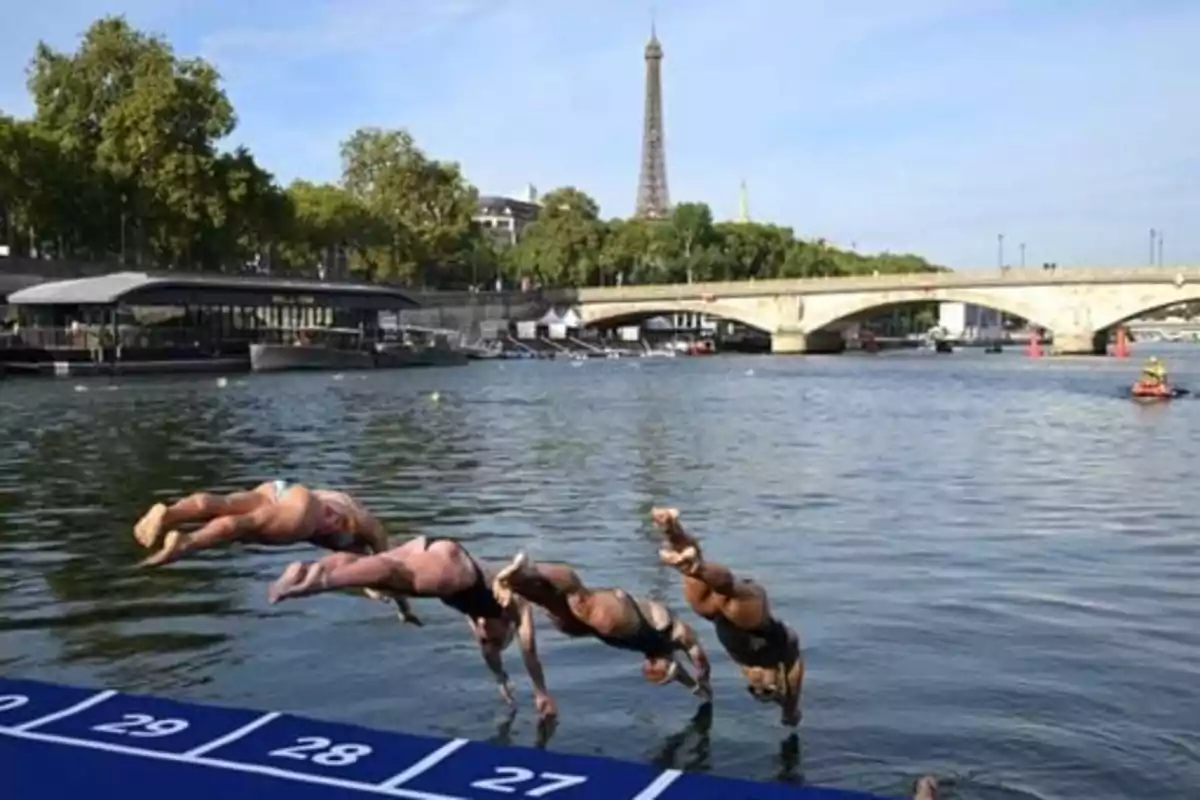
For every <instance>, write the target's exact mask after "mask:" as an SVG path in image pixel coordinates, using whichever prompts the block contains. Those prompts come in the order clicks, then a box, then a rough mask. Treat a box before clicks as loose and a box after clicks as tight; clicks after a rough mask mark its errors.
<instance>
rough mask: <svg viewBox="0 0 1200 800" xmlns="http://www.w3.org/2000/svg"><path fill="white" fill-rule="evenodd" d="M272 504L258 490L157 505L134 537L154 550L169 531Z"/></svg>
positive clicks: (140, 522) (136, 528)
mask: <svg viewBox="0 0 1200 800" xmlns="http://www.w3.org/2000/svg"><path fill="white" fill-rule="evenodd" d="M267 500H268V498H267V496H266V495H264V494H263V493H262V492H260V491H258V490H257V489H255V490H252V491H249V492H234V493H233V494H226V495H220V494H210V493H208V492H196V493H194V494H190V495H188V496H187V497H185V498H183V499H182V500H180V501H179V502H177V503H172V504H171V505H169V506H168V505H166V504H164V503H155V504H154V505H153V506H152V507H151V508H150V510H149V511H147V512H146V513H145V514H144V515H143V516H142V518H141V519H140V520H138V522H137V524H136V525H134V527H133V536H134V538H135V539H137V541H138V544H140V545H141V546H142V547H154V546H155V545H157V544H158V540H159V539H160V538H161V537H162V534H163V531H169V530H171V529H172V528H175V527H177V526H179V525H182V524H184V523H186V522H207V521H208V520H211V519H213V518H214V517H222V516H227V515H236V514H248V513H250V512H251V511H253V510H254V509H256V508H258V507H259V506H260V505H262V503H263V502H266V501H267Z"/></svg>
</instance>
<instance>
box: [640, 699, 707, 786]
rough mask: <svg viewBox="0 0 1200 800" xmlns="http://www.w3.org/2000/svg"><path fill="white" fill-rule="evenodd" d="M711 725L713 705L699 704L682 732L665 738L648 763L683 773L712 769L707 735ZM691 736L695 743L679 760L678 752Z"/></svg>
mask: <svg viewBox="0 0 1200 800" xmlns="http://www.w3.org/2000/svg"><path fill="white" fill-rule="evenodd" d="M712 723H713V704H712V703H703V704H701V706H700V708H698V709H697V710H696V715H695V716H694V717H692V718H691V719H690V720H688V724H687V725H685V726H684V728H683V730H681V731H679V732H678V733H673V734H671V735H670V736H668V737H667V739H666V741H665V742H663V744H662V747H660V748H659V750H658V753H657V754H656V755H655V756H654V757H653V758H652V759H650V763H651V764H653V765H654V766H656V767H661V768H662V769H680V770H684V771H685V772H707V771H708V770H710V769H712V764H711V763H710V761H709V759H710V758H711V756H712V739H711V737H710V735H709V734H710V733H711V731H712ZM693 736H694V737H695V743H694V744H693V745H692V747H690V748H688V750H687V753H686V754H685V755H684V758H683V759H680V757H679V754H680V751H681V750H682V749H683V746H684V745H685V744H687V743H688V740H689V739H692V738H693Z"/></svg>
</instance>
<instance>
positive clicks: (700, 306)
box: [578, 300, 775, 333]
mask: <svg viewBox="0 0 1200 800" xmlns="http://www.w3.org/2000/svg"><path fill="white" fill-rule="evenodd" d="M578 313H579V317H580V319H581V320H582V321H583V324H584V327H589V328H592V327H599V326H604V327H610V326H611V327H617V326H620V325H633V324H635V323H638V322H643V321H645V320H647V319H650V318H652V317H659V316H662V315H664V314H680V313H689V314H704V315H705V316H709V317H715V318H717V319H722V320H728V321H730V322H739V323H741V324H742V325H745V326H747V327H750V328H754V329H755V330H759V331H763V332H764V333H771V332H772V330H773V329H774V327H775V324H774V323H775V320H774V319H764V318H763V317H762V316H761V315H759V314H755V313H754V312H753V311H751V310H749V309H746V308H742V307H740V306H738V305H736V304H734V303H722V302H706V301H704V300H656V301H653V302H640V303H602V304H596V305H584V306H583V307H582V308H580V309H578Z"/></svg>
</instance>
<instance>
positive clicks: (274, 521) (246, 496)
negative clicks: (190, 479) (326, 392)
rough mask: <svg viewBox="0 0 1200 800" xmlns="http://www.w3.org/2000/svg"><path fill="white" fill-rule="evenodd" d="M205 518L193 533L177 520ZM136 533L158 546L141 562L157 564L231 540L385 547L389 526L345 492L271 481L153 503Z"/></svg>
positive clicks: (363, 548) (368, 549) (143, 542)
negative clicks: (238, 489) (222, 492)
mask: <svg viewBox="0 0 1200 800" xmlns="http://www.w3.org/2000/svg"><path fill="white" fill-rule="evenodd" d="M185 523H204V524H203V525H202V526H201V527H200V528H199V529H197V530H195V531H192V532H191V533H183V532H181V531H179V530H178V529H177V526H179V525H182V524H185ZM133 535H134V538H136V539H137V541H138V544H140V545H141V546H142V547H146V548H154V547H157V546H158V544H159V542H160V540H161V542H162V548H161V549H160V550H159V551H158V552H157V553H155V554H153V555H151V556H149V557H148V558H146V559H144V560H143V561H142V562H141V566H146V567H157V566H161V565H162V564H169V563H171V562H172V561H176V560H178V559H179V558H180V557H182V556H183V555H184V554H185V553H189V552H192V551H195V550H207V549H209V548H212V547H217V546H219V545H223V544H231V543H233V542H250V543H254V544H264V545H290V544H298V543H300V542H311V543H312V544H315V545H318V546H320V547H325V548H328V549H330V550H344V551H350V552H359V553H371V552H375V553H378V552H382V551H384V550H386V549H387V548H388V538H387V531H385V530H384V527H383V525H382V524H381V523H380V522H379V520H377V519H376V518H375V517H374V515H372V514H371V512H369V511H367V510H366V509H365V508H363V507H362V506H361V505H360V504H359V503H358V502H357V501H356V500H355V499H354V498H353V497H351V496H350V495H348V494H346V493H345V492H335V491H332V490H329V489H309V488H308V487H306V486H302V485H300V484H298V483H291V484H289V483H287V482H286V481H269V482H267V483H261V484H259V485H258V486H256V487H254V488H253V489H251V490H250V491H248V492H234V493H232V494H225V495H220V494H209V493H208V492H196V493H195V494H191V495H188V496H187V497H185V498H183V499H182V500H180V501H179V502H177V503H173V504H171V505H169V506H168V505H165V504H163V503H156V504H155V505H154V506H153V507H151V509H150V510H149V511H147V512H146V513H145V515H144V516H143V517H142V518H141V519H140V520H138V523H137V524H136V525H135V526H134V528H133Z"/></svg>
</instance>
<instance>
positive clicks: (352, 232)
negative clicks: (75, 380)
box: [0, 17, 934, 288]
mask: <svg viewBox="0 0 1200 800" xmlns="http://www.w3.org/2000/svg"><path fill="white" fill-rule="evenodd" d="M28 87H29V91H30V94H31V95H32V97H33V100H34V107H35V113H34V117H33V119H31V120H16V119H11V118H9V117H5V116H3V115H0V227H3V229H4V231H5V232H6V237H7V240H8V241H7V242H6V243H7V244H8V245H9V247H10V248H11V249H12V251H13V252H14V253H15V254H23V253H30V254H31V253H37V254H40V255H52V256H56V257H60V258H77V259H87V260H105V261H113V260H116V261H120V262H122V263H129V264H138V265H142V266H144V267H155V268H159V269H176V268H177V269H187V270H196V269H201V270H227V271H240V270H243V269H246V268H248V266H249V265H250V264H252V263H254V264H258V263H261V262H262V261H264V260H265V261H267V262H268V263H269V264H270V266H271V268H272V271H274V272H276V273H279V272H283V273H293V274H313V273H319V272H320V270H321V268H322V267H323V268H325V269H329V268H333V270H334V271H333V273H332V274H338V272H340V271H341V270H342V269H349V270H350V271H352V272H355V273H357V274H359V275H360V276H361V277H364V278H367V279H370V280H388V281H399V282H403V283H408V284H415V285H422V286H428V287H433V288H463V287H466V286H469V285H479V284H481V283H490V282H491V281H492V280H493V279H494V278H496V277H503V278H505V279H507V282H508V283H509V285H513V284H515V283H517V282H521V281H525V280H529V281H532V282H534V283H537V284H540V285H543V286H588V285H612V284H614V283H617V282H626V283H662V282H683V281H689V280H691V281H714V280H744V279H750V278H755V279H767V278H790V277H819V276H834V275H857V274H870V273H873V272H880V273H892V272H914V271H928V270H932V269H934V268H933V267H931V266H930V265H929V264H928V263H926V262H925V261H924V259H921V258H919V257H917V256H894V255H890V254H883V255H880V256H862V255H858V254H856V253H850V252H845V251H841V250H837V249H835V248H832V247H829V246H827V245H826V244H825V243H824V242H822V241H820V240H818V241H813V242H810V241H803V240H799V239H797V238H796V237H795V236H794V235H793V232H792V231H791V229H789V228H782V227H778V226H774V225H764V224H757V223H745V224H735V223H727V222H714V221H713V217H712V212H711V210H710V209H709V207H708V206H707V205H705V204H703V203H680V204H679V205H677V206H676V207H675V209H674V210H673V212H672V215H671V217H670V218H669V219H666V220H663V221H659V222H648V221H642V220H608V221H605V220H603V219H601V216H600V208H599V206H598V205H597V203H596V201H595V200H594V199H592V198H591V197H589V196H588V195H587V194H586V193H584V192H583V191H581V190H579V189H577V188H574V187H570V186H568V187H563V188H561V189H556V190H554V191H552V192H550V193H548V194H546V195H545V196H544V197H543V198H542V201H541V203H542V210H541V214H540V217H539V218H538V219H537V221H535V222H533V223H532V224H530V225H529V227H528V228H527V229H526V230H525V231H524V232H523V234H522V236H521V238H520V240H519V241H518V243H517V244H516V245H515V246H514V247H511V248H499V249H497V248H496V247H494V246H493V245H491V244H489V242H488V240H487V239H486V238H485V237H484V236H483V235H482V232H481V231H480V230H479V229H478V228H477V226H476V225H475V224H474V223H473V222H472V216H473V215H474V214H475V212H476V208H477V204H478V193H477V191H476V189H475V187H473V186H472V185H471V184H470V183H469V182H468V181H467V179H466V178H465V177H464V175H463V173H462V170H461V169H460V167H459V165H458V164H456V163H453V162H447V161H439V160H436V159H434V158H431V157H430V156H428V155H427V154H426V153H425V152H424V151H423V150H421V149H420V148H419V147H418V146H417V144H416V142H415V141H414V140H413V137H412V136H411V134H409V133H408V132H407V131H405V130H382V129H378V128H360V129H359V130H357V131H355V132H354V133H353V134H351V135H350V136H349V138H347V139H346V141H344V142H343V143H342V146H341V159H342V176H341V180H340V182H339V184H338V185H333V184H314V183H310V182H307V181H302V180H301V181H295V182H294V183H292V184H291V185H290V186H289V187H287V189H286V190H284V189H281V188H280V187H279V185H278V184H277V183H276V182H275V179H274V176H272V175H271V173H269V172H267V171H266V170H264V169H263V168H262V167H261V166H259V164H258V163H257V162H256V161H255V159H254V156H253V155H252V154H251V153H250V152H249V151H248V150H246V149H245V148H236V149H234V150H233V151H231V152H229V151H224V150H223V149H222V148H221V147H220V144H221V143H222V142H224V141H225V140H227V139H228V137H229V136H230V135H231V134H232V133H233V131H234V129H235V127H236V123H237V118H236V115H235V113H234V109H233V106H232V104H231V103H230V101H229V98H228V97H227V96H226V94H225V92H224V90H223V89H222V88H221V78H220V74H219V73H218V72H217V70H216V69H215V68H214V67H213V66H212V65H211V64H209V63H207V62H205V61H204V60H202V59H187V58H181V57H180V56H178V55H176V53H175V52H174V50H173V49H172V47H171V46H170V44H169V43H168V42H167V41H166V40H164V39H162V38H161V37H158V36H153V35H150V34H147V33H144V32H141V31H137V30H135V29H133V28H131V27H130V26H129V24H128V23H127V22H126V21H125V19H124V18H122V17H105V18H103V19H100V20H98V21H97V22H95V23H93V24H92V26H91V27H90V28H88V30H87V31H86V32H85V33H84V34H83V36H82V39H81V41H80V44H79V46H78V48H77V49H76V50H75V51H74V52H70V53H64V52H58V51H56V50H54V49H52V48H51V47H49V46H48V45H46V44H44V43H40V44H39V45H38V46H37V48H36V51H35V53H34V57H33V59H32V62H31V63H30V68H29V79H28Z"/></svg>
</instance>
